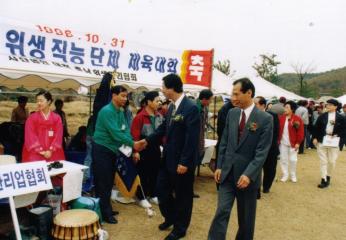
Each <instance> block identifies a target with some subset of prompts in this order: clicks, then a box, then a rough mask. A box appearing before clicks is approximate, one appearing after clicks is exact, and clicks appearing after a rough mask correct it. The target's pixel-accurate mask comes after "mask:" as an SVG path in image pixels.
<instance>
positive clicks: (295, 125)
mask: <svg viewBox="0 0 346 240" xmlns="http://www.w3.org/2000/svg"><path fill="white" fill-rule="evenodd" d="M284 107H285V112H284V114H283V115H281V116H280V118H279V120H280V130H279V144H280V165H281V170H282V174H283V175H282V178H281V181H282V182H286V181H287V180H288V177H289V174H290V175H291V181H292V182H297V174H296V169H297V160H298V159H297V153H298V149H299V145H300V144H301V142H302V141H303V140H304V123H303V121H302V119H301V118H300V117H299V116H297V115H295V114H294V112H295V110H296V109H297V104H296V103H295V102H293V101H288V102H286V103H285V105H284ZM289 165H290V166H289ZM288 169H290V171H288Z"/></svg>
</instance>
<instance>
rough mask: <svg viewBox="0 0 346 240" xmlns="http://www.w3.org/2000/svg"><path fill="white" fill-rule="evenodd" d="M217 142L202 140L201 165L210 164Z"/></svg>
mask: <svg viewBox="0 0 346 240" xmlns="http://www.w3.org/2000/svg"><path fill="white" fill-rule="evenodd" d="M216 143H217V140H214V139H207V138H206V139H204V149H205V152H204V157H203V159H202V162H201V164H206V163H210V160H211V158H212V157H213V154H214V151H215V146H216Z"/></svg>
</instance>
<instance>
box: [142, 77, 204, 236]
mask: <svg viewBox="0 0 346 240" xmlns="http://www.w3.org/2000/svg"><path fill="white" fill-rule="evenodd" d="M162 92H163V94H164V95H165V96H166V98H167V99H171V100H172V104H171V105H170V106H169V108H168V113H167V115H166V118H165V120H164V122H163V123H162V124H161V125H160V126H159V127H158V129H157V130H156V131H155V133H153V134H152V135H150V136H149V137H147V138H146V141H147V142H148V144H149V145H150V144H153V143H155V142H157V141H159V139H161V138H162V137H165V143H164V146H163V161H162V164H161V167H160V171H159V175H158V178H157V186H156V191H157V196H158V199H159V207H160V211H161V214H162V216H163V217H164V218H165V221H164V222H163V223H162V224H160V225H159V229H160V230H166V229H168V228H169V227H170V226H172V225H173V226H174V227H173V230H172V232H171V233H170V234H169V235H168V236H167V237H166V238H165V239H166V240H175V239H180V238H182V237H184V236H185V234H186V231H187V228H188V226H189V224H190V220H191V214H192V203H193V182H194V171H195V167H196V164H197V163H198V155H199V152H198V143H199V131H200V117H199V113H198V108H197V105H196V104H195V103H194V102H193V101H192V100H190V99H188V98H187V97H185V95H184V93H183V83H182V81H181V79H180V77H179V76H178V75H175V74H170V75H167V76H165V77H164V78H163V85H162ZM173 193H174V194H173Z"/></svg>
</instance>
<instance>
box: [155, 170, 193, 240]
mask: <svg viewBox="0 0 346 240" xmlns="http://www.w3.org/2000/svg"><path fill="white" fill-rule="evenodd" d="M193 182H194V171H192V170H189V171H188V172H187V173H185V174H182V175H178V174H177V173H171V172H169V171H168V170H167V168H166V167H165V166H163V167H161V168H160V171H159V175H158V178H157V185H156V186H157V188H156V191H157V196H158V199H159V203H160V204H159V207H160V211H161V214H162V216H163V217H164V218H165V221H166V222H170V223H173V224H174V229H173V231H174V232H175V233H178V234H180V233H186V230H187V228H188V227H189V225H190V221H191V214H192V205H193ZM173 193H174V195H173Z"/></svg>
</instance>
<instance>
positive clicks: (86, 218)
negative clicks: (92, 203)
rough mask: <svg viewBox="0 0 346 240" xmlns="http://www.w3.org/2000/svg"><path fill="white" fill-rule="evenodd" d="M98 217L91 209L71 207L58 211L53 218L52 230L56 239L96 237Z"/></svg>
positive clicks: (90, 238)
mask: <svg viewBox="0 0 346 240" xmlns="http://www.w3.org/2000/svg"><path fill="white" fill-rule="evenodd" d="M98 229H100V223H99V217H98V215H97V214H96V213H95V212H94V211H91V210H87V209H72V210H66V211H64V212H61V213H59V214H58V215H57V216H56V217H55V218H54V225H53V230H52V236H53V239H56V240H79V239H83V240H92V239H98Z"/></svg>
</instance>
